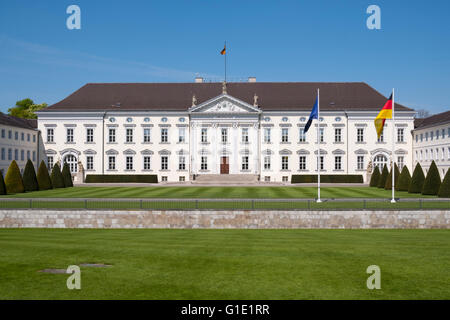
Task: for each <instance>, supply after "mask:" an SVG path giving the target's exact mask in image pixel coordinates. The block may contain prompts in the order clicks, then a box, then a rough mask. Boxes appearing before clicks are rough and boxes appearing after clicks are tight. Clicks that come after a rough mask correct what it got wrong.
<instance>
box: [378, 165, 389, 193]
mask: <svg viewBox="0 0 450 320" xmlns="http://www.w3.org/2000/svg"><path fill="white" fill-rule="evenodd" d="M388 175H389V171H388V168H387V166H386V165H384V167H383V171H381V176H380V179H379V180H378V185H377V187H378V188H384V186H385V185H386V179H387V177H388Z"/></svg>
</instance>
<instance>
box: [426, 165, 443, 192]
mask: <svg viewBox="0 0 450 320" xmlns="http://www.w3.org/2000/svg"><path fill="white" fill-rule="evenodd" d="M440 187H441V176H440V175H439V170H438V168H437V166H436V163H435V162H434V160H433V161H432V162H431V165H430V169H428V173H427V177H426V178H425V182H424V183H423V188H422V194H423V195H437V194H438V192H439V188H440Z"/></svg>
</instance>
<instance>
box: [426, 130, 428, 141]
mask: <svg viewBox="0 0 450 320" xmlns="http://www.w3.org/2000/svg"><path fill="white" fill-rule="evenodd" d="M425 141H428V132H425Z"/></svg>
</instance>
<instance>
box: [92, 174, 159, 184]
mask: <svg viewBox="0 0 450 320" xmlns="http://www.w3.org/2000/svg"><path fill="white" fill-rule="evenodd" d="M120 182H122V183H132V182H134V183H158V176H157V175H156V174H88V175H86V183H120Z"/></svg>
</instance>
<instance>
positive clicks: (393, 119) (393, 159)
mask: <svg viewBox="0 0 450 320" xmlns="http://www.w3.org/2000/svg"><path fill="white" fill-rule="evenodd" d="M394 152H395V97H394V88H392V168H391V170H392V200H391V203H395V202H396V201H395V185H394V184H395V158H394Z"/></svg>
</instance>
